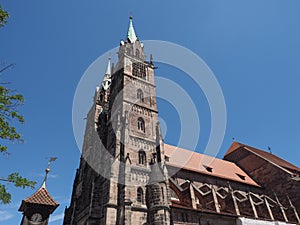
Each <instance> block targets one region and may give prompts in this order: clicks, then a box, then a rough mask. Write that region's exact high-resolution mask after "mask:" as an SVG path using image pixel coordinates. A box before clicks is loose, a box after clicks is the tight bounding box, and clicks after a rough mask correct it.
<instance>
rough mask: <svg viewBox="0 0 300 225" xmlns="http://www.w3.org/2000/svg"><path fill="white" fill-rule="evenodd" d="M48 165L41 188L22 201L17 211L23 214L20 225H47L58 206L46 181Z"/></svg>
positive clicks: (48, 170)
mask: <svg viewBox="0 0 300 225" xmlns="http://www.w3.org/2000/svg"><path fill="white" fill-rule="evenodd" d="M49 166H50V163H49V164H48V167H47V169H46V170H45V171H46V175H45V178H44V181H43V183H42V185H41V187H40V188H39V189H38V190H37V191H36V192H35V193H33V194H32V195H31V196H29V197H27V198H25V199H24V200H22V203H21V206H20V208H19V211H20V212H22V213H23V218H22V221H21V225H47V224H48V221H49V217H50V214H52V213H53V212H54V211H55V209H56V208H57V207H58V206H59V204H58V203H57V202H56V201H55V200H54V199H53V198H52V197H51V195H50V194H49V192H48V190H47V188H46V181H47V176H48V173H49V172H50V167H49Z"/></svg>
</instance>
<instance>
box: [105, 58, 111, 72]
mask: <svg viewBox="0 0 300 225" xmlns="http://www.w3.org/2000/svg"><path fill="white" fill-rule="evenodd" d="M110 60H111V58H110V56H109V57H108V62H107V68H106V72H105V75H111V66H110Z"/></svg>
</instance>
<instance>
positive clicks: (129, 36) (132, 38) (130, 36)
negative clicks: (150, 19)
mask: <svg viewBox="0 0 300 225" xmlns="http://www.w3.org/2000/svg"><path fill="white" fill-rule="evenodd" d="M137 39H138V38H137V36H136V34H135V31H134V28H133V25H132V16H130V17H129V28H128V33H127V40H129V41H130V43H134V42H135V41H136V40H137Z"/></svg>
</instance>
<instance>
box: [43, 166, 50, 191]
mask: <svg viewBox="0 0 300 225" xmlns="http://www.w3.org/2000/svg"><path fill="white" fill-rule="evenodd" d="M45 172H46V175H45V178H44V181H43V183H42V186H41V188H46V181H47V177H48V173H49V172H50V168H49V167H48V168H47V169H46V170H45Z"/></svg>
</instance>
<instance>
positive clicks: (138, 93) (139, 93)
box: [136, 89, 144, 102]
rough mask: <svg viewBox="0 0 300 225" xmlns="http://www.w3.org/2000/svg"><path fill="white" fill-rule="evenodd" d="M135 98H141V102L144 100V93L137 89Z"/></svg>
mask: <svg viewBox="0 0 300 225" xmlns="http://www.w3.org/2000/svg"><path fill="white" fill-rule="evenodd" d="M136 97H137V99H139V100H141V102H144V93H143V91H142V90H141V89H138V90H137V92H136Z"/></svg>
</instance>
